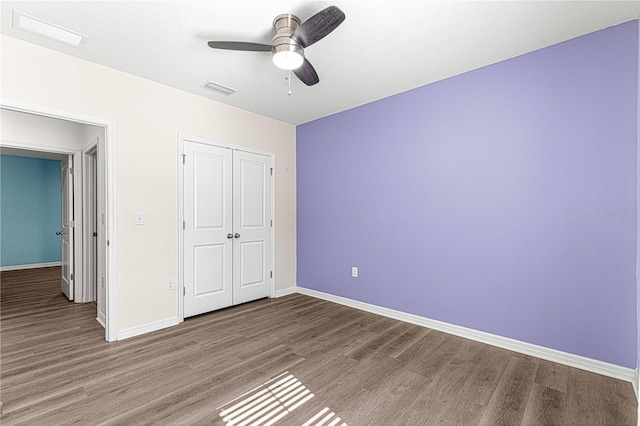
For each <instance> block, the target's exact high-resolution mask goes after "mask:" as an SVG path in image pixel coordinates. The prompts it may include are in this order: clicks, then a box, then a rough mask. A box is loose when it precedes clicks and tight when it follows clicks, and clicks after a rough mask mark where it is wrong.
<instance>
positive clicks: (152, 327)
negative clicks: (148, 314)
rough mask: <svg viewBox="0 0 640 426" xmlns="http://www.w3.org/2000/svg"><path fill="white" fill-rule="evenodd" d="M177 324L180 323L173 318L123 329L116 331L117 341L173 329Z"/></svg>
mask: <svg viewBox="0 0 640 426" xmlns="http://www.w3.org/2000/svg"><path fill="white" fill-rule="evenodd" d="M178 323H180V321H179V320H178V317H173V318H167V319H163V320H159V321H154V322H150V323H149V324H143V325H136V326H135V327H129V328H125V329H124V330H120V331H118V340H124V339H128V338H130V337H135V336H139V335H141V334H145V333H151V332H152V331H158V330H162V329H163V328H168V327H173V326H174V325H178Z"/></svg>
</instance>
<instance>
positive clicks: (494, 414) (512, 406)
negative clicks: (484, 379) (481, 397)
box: [480, 357, 539, 425]
mask: <svg viewBox="0 0 640 426" xmlns="http://www.w3.org/2000/svg"><path fill="white" fill-rule="evenodd" d="M538 361H539V360H538V359H535V358H528V359H523V358H519V357H513V358H511V361H510V362H509V365H507V368H506V370H505V372H504V374H503V375H502V378H501V380H500V383H499V384H498V387H497V388H496V391H495V392H494V394H493V397H492V398H491V401H489V405H488V406H487V409H486V410H485V412H484V415H483V416H482V419H481V420H480V424H482V425H514V424H521V421H522V417H523V416H524V412H525V409H526V406H527V402H528V400H529V394H530V393H531V388H532V387H533V379H534V377H535V374H536V370H537V368H538Z"/></svg>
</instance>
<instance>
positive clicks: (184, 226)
mask: <svg viewBox="0 0 640 426" xmlns="http://www.w3.org/2000/svg"><path fill="white" fill-rule="evenodd" d="M185 229H187V222H186V221H185V220H183V221H182V230H183V231H184V230H185Z"/></svg>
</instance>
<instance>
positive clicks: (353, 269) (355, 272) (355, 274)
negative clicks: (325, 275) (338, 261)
mask: <svg viewBox="0 0 640 426" xmlns="http://www.w3.org/2000/svg"><path fill="white" fill-rule="evenodd" d="M351 276H352V277H353V278H358V267H357V266H352V267H351Z"/></svg>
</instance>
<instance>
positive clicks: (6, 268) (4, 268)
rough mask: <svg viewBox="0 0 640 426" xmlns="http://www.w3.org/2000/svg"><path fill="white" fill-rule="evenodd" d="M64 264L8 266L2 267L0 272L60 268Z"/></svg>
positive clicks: (47, 263) (46, 263)
mask: <svg viewBox="0 0 640 426" xmlns="http://www.w3.org/2000/svg"><path fill="white" fill-rule="evenodd" d="M60 265H62V262H45V263H28V264H25V265H8V266H0V271H2V272H4V271H19V270H21V269H36V268H49V267H51V266H60Z"/></svg>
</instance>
